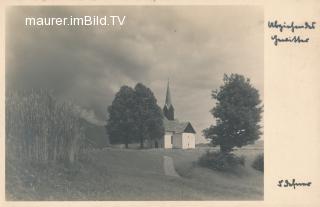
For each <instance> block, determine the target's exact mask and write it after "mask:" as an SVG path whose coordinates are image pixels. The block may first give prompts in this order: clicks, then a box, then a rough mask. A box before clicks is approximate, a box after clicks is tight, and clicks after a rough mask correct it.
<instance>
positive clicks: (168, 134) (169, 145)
mask: <svg viewBox="0 0 320 207" xmlns="http://www.w3.org/2000/svg"><path fill="white" fill-rule="evenodd" d="M172 136H173V134H172V132H166V134H165V135H164V143H163V147H164V148H172V143H171V139H172V138H171V137H172Z"/></svg>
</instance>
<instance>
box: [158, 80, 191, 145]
mask: <svg viewBox="0 0 320 207" xmlns="http://www.w3.org/2000/svg"><path fill="white" fill-rule="evenodd" d="M163 114H164V120H163V124H164V128H165V135H164V137H163V138H162V139H161V140H159V141H158V142H157V141H156V143H155V147H163V148H181V149H190V148H195V145H196V131H195V130H194V128H193V127H192V125H191V123H190V122H180V121H179V120H177V119H175V118H174V108H173V105H172V102H171V94H170V88H169V81H168V86H167V94H166V101H165V105H164V107H163Z"/></svg>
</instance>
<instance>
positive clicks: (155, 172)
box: [6, 148, 263, 200]
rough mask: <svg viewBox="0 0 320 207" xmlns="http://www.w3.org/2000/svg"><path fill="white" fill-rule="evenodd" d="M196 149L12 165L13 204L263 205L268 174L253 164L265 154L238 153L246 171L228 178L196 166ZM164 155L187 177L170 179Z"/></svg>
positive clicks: (9, 191)
mask: <svg viewBox="0 0 320 207" xmlns="http://www.w3.org/2000/svg"><path fill="white" fill-rule="evenodd" d="M204 152H205V150H203V149H195V150H164V149H150V150H130V149H129V150H123V149H111V148H109V149H103V150H92V151H90V152H88V154H87V159H86V160H85V161H82V162H80V163H79V164H77V165H75V166H73V167H71V168H70V169H71V170H67V169H68V168H66V167H65V166H64V165H62V164H61V165H57V164H52V165H48V166H47V165H43V166H41V165H33V166H32V165H31V166H30V165H27V164H25V163H19V164H18V165H13V164H12V163H11V162H7V163H6V198H7V200H261V199H263V174H262V173H261V172H259V171H256V170H254V169H252V167H251V163H250V162H252V160H253V159H254V156H255V155H256V154H258V153H259V150H241V151H240V150H238V151H236V153H237V154H241V155H244V156H246V158H247V160H248V162H247V163H246V166H245V167H243V168H240V169H237V171H236V173H222V172H216V171H212V170H209V169H206V168H202V167H200V166H198V165H197V164H196V161H197V160H198V158H199V157H200V156H201V155H202V154H203V153H204ZM163 155H167V156H170V157H172V158H173V160H174V164H175V168H176V171H177V172H178V174H179V175H180V176H181V177H178V178H177V177H170V176H166V175H165V174H164V170H163Z"/></svg>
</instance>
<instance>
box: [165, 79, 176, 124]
mask: <svg viewBox="0 0 320 207" xmlns="http://www.w3.org/2000/svg"><path fill="white" fill-rule="evenodd" d="M163 114H164V116H165V117H166V118H167V119H168V120H174V108H173V106H172V102H171V94H170V88H169V80H168V85H167V94H166V102H165V104H164V107H163Z"/></svg>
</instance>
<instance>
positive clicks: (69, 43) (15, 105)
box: [5, 5, 280, 201]
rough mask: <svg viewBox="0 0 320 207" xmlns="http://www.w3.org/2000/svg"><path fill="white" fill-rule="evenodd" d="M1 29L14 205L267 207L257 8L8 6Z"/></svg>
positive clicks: (8, 189)
mask: <svg viewBox="0 0 320 207" xmlns="http://www.w3.org/2000/svg"><path fill="white" fill-rule="evenodd" d="M5 23H6V25H5V54H6V55H5V199H6V200H7V201H263V200H264V140H265V139H266V140H267V139H268V137H265V136H264V25H265V20H264V7H263V6H259V5H208V6H206V5H193V6H191V5H189V6H187V5H170V6H169V5H162V6H150V5H149V6H144V5H125V6H124V5H122V6H117V5H104V6H88V5H87V6H66V5H64V6H61V5H60V6H9V7H7V8H6V12H5ZM279 44H280V43H279ZM266 167H271V166H266Z"/></svg>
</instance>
